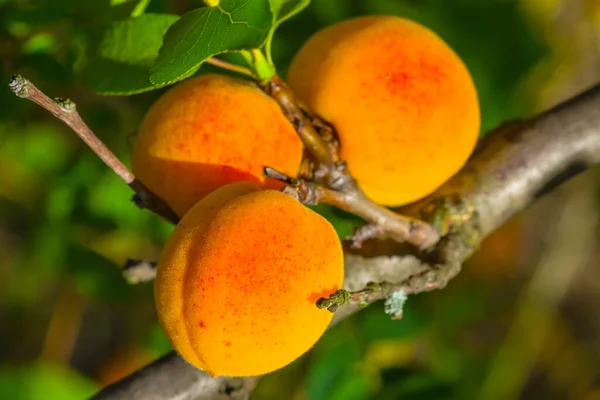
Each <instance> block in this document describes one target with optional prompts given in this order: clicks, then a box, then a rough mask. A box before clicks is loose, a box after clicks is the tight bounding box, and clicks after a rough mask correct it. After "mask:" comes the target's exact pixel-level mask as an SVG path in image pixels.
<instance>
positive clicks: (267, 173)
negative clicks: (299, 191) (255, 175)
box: [263, 167, 297, 185]
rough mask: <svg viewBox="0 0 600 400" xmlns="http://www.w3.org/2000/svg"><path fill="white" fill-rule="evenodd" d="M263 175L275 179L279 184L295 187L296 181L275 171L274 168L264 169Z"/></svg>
mask: <svg viewBox="0 0 600 400" xmlns="http://www.w3.org/2000/svg"><path fill="white" fill-rule="evenodd" d="M263 175H264V176H265V177H267V178H271V179H276V180H278V181H280V182H283V183H285V184H286V185H295V184H296V183H297V180H296V179H294V178H292V177H291V176H287V175H286V174H284V173H283V172H279V171H277V170H276V169H275V168H271V167H264V168H263Z"/></svg>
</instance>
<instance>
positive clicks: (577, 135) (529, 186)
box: [94, 85, 600, 400]
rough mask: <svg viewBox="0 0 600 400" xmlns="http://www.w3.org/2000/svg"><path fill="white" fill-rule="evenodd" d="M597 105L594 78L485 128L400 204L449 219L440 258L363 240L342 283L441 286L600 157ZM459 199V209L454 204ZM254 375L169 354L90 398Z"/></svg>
mask: <svg viewBox="0 0 600 400" xmlns="http://www.w3.org/2000/svg"><path fill="white" fill-rule="evenodd" d="M598 110H600V85H599V86H596V87H593V88H592V89H590V90H588V91H587V92H585V93H583V94H581V95H579V96H577V97H576V98H574V99H572V100H570V101H568V102H566V103H564V104H562V105H561V106H559V107H556V108H554V109H552V110H549V111H547V112H545V113H544V114H542V115H540V116H538V117H537V118H534V119H532V120H529V121H523V122H515V123H509V124H505V125H503V126H501V127H500V128H498V129H497V130H495V131H494V132H492V133H491V134H490V135H489V137H488V138H487V139H486V140H484V141H483V142H482V143H481V144H480V146H479V147H478V150H477V151H476V154H475V155H474V156H473V157H472V158H471V160H470V161H469V162H468V163H467V165H466V166H465V168H463V170H462V171H461V172H459V173H458V174H457V175H455V176H454V178H452V179H451V180H450V181H449V182H448V183H447V184H446V185H444V186H443V187H442V188H440V190H438V191H437V192H436V193H435V194H433V195H432V196H430V197H429V198H427V199H425V200H423V201H421V202H419V203H417V204H416V205H414V206H412V207H407V208H404V209H402V211H405V212H413V213H423V214H426V215H428V216H430V217H431V216H434V217H435V216H449V219H450V220H452V221H454V223H453V224H454V225H453V224H449V225H448V226H449V231H448V234H447V235H446V236H445V237H444V238H443V239H442V241H441V242H440V244H439V245H438V246H437V247H438V249H437V251H438V252H442V253H444V254H443V258H442V259H443V260H444V261H445V262H444V264H437V265H436V266H435V267H431V266H430V265H428V264H425V263H423V262H422V261H420V260H419V259H418V258H416V257H415V256H413V255H408V254H405V253H404V252H402V251H399V250H398V244H397V243H395V242H394V243H390V242H389V241H388V242H385V241H371V243H369V245H367V246H365V247H363V249H361V252H360V253H355V252H350V251H347V252H346V254H345V274H346V278H345V281H344V288H345V289H346V290H348V291H361V290H362V289H363V288H364V287H365V285H366V284H367V283H368V282H396V284H394V289H395V290H398V289H403V290H405V293H407V294H408V293H419V292H423V291H427V290H432V289H435V288H440V287H442V286H443V285H444V284H445V283H446V282H447V281H448V280H449V279H450V278H451V277H453V276H454V275H456V274H457V273H458V271H460V265H461V263H462V262H463V261H464V260H465V259H467V258H468V257H469V256H470V255H471V253H472V252H473V251H474V249H475V248H476V247H477V245H478V244H479V242H480V241H481V240H482V239H483V237H484V236H485V235H487V234H489V233H490V232H491V231H493V230H494V229H495V228H497V227H498V226H500V225H502V224H503V223H504V222H505V221H506V220H507V219H509V218H510V217H511V216H513V215H514V214H516V213H518V212H519V211H521V210H523V209H524V208H526V207H528V206H529V205H530V204H532V203H533V202H535V201H536V200H537V199H538V198H539V197H540V196H542V195H543V194H545V193H547V192H548V191H550V190H551V189H552V188H554V187H555V186H557V185H558V184H560V183H562V182H564V181H565V180H567V179H569V178H570V177H572V176H574V175H575V174H577V173H578V172H581V171H583V170H585V169H587V168H588V167H591V166H593V165H596V164H598V163H599V162H600V112H598ZM465 204H466V205H468V207H466V208H464V209H466V210H467V212H464V213H461V212H457V211H456V210H460V209H461V206H464V205H465ZM453 207H454V208H453ZM461 216H462V217H461ZM455 217H456V218H455ZM432 263H433V264H435V262H432ZM376 298H378V296H377V295H374V296H373V298H366V299H361V301H362V302H363V303H364V302H366V303H369V302H371V301H374V300H375V299H376ZM357 309H358V305H356V304H355V305H350V306H344V307H341V308H339V309H338V311H337V312H336V313H335V316H334V320H333V322H332V324H335V323H337V322H338V321H340V320H342V319H343V318H346V317H347V316H349V315H350V314H352V313H353V312H355V311H356V310H357ZM255 379H256V378H244V379H242V380H240V379H237V380H236V379H233V378H209V377H208V376H206V375H205V374H203V373H202V372H200V371H198V370H196V369H194V368H193V367H191V366H189V365H187V364H186V363H185V362H184V361H183V360H181V359H180V358H179V357H178V356H176V355H175V354H174V353H170V354H169V355H167V356H165V357H163V358H161V359H160V360H158V361H156V362H154V363H152V364H150V365H149V366H148V367H146V368H144V369H142V370H141V371H139V372H137V373H135V374H134V375H131V376H130V377H128V378H126V379H125V380H123V381H121V382H118V383H115V384H114V385H111V386H109V387H108V388H106V389H104V390H102V391H101V392H100V393H99V394H98V395H97V396H96V397H95V398H94V399H96V400H97V399H103V400H120V399H131V400H136V399H149V400H152V399H158V398H160V399H178V400H212V399H219V400H221V399H243V398H245V397H243V396H244V395H248V393H249V392H250V389H251V388H252V386H253V383H254V382H255ZM224 382H229V383H231V382H238V384H239V385H241V387H242V388H243V389H241V390H239V391H236V392H235V394H234V395H223V387H224V385H228V384H229V383H227V384H226V383H224ZM239 382H243V383H241V384H240V383H239ZM227 396H229V397H227ZM232 396H240V397H232Z"/></svg>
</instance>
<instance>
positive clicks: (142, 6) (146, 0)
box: [131, 0, 150, 18]
mask: <svg viewBox="0 0 600 400" xmlns="http://www.w3.org/2000/svg"><path fill="white" fill-rule="evenodd" d="M148 4H150V0H140V1H139V2H138V3H137V4H136V6H135V8H134V9H133V11H132V12H131V16H132V17H133V18H135V17H139V16H140V15H142V14H143V13H144V12H145V11H146V8H147V7H148Z"/></svg>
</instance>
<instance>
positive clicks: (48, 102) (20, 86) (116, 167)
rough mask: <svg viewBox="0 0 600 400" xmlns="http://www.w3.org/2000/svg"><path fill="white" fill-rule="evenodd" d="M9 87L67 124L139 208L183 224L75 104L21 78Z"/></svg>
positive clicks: (15, 79) (13, 81)
mask: <svg viewBox="0 0 600 400" xmlns="http://www.w3.org/2000/svg"><path fill="white" fill-rule="evenodd" d="M9 87H10V89H11V90H12V91H13V93H14V94H16V95H17V96H18V97H21V98H23V99H27V100H31V101H33V102H34V103H36V104H38V105H39V106H41V107H43V108H45V109H46V110H48V111H50V112H51V113H52V114H53V115H54V116H55V117H56V118H58V119H60V120H61V121H63V122H64V123H65V124H67V125H68V126H69V127H70V128H71V129H72V130H73V131H74V132H75V133H76V134H77V136H79V137H80V138H81V139H82V140H83V141H84V142H85V143H86V144H87V145H88V147H89V148H90V149H92V151H93V152H94V153H96V155H97V156H98V157H100V159H101V160H102V161H104V163H105V164H106V165H108V167H109V168H110V169H112V170H113V171H114V172H115V174H117V175H118V176H119V177H120V178H121V179H122V180H123V181H124V182H125V183H126V184H128V185H129V186H130V187H131V188H132V189H133V190H134V191H135V193H136V195H137V197H136V198H137V201H136V203H137V204H138V206H140V207H142V208H147V209H149V210H151V211H153V212H154V213H156V214H158V215H160V216H161V217H163V218H164V219H166V220H167V221H169V222H172V223H174V224H176V223H177V222H178V221H179V217H177V215H176V214H175V212H174V211H173V210H171V208H169V206H168V205H167V204H166V203H165V202H163V201H162V200H161V199H159V198H158V197H157V196H156V195H154V194H153V193H152V192H151V191H150V190H149V189H148V188H147V187H146V186H144V184H143V183H142V182H140V181H139V180H138V179H137V178H136V177H135V175H134V174H133V173H132V172H131V171H130V170H129V169H128V168H127V167H126V166H125V164H123V163H122V162H121V161H120V160H119V159H118V158H117V157H116V156H115V155H114V154H113V152H112V151H110V150H109V149H108V147H106V145H105V144H104V143H102V141H101V140H100V139H98V137H97V136H96V135H95V134H94V132H92V130H91V129H90V128H89V127H88V126H87V125H86V123H85V122H83V120H82V119H81V116H80V115H79V113H78V112H77V110H76V107H75V103H73V102H72V101H71V100H69V99H64V98H57V99H55V100H52V99H51V98H49V97H48V96H46V95H45V94H44V93H43V92H42V91H41V90H39V89H38V88H37V87H36V86H35V85H34V84H33V83H31V82H30V81H28V80H27V79H25V78H23V77H21V76H19V75H14V76H13V77H12V78H11V80H10V83H9Z"/></svg>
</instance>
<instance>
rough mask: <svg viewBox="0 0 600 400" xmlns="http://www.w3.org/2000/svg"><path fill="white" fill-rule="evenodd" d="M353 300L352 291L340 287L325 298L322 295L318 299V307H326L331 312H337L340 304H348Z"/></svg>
mask: <svg viewBox="0 0 600 400" xmlns="http://www.w3.org/2000/svg"><path fill="white" fill-rule="evenodd" d="M350 300H351V296H350V293H349V292H348V291H347V290H344V289H340V290H337V291H336V292H334V293H333V294H331V296H329V297H327V298H325V297H321V298H320V299H319V300H317V303H316V305H317V308H319V309H323V308H326V309H327V310H328V311H329V312H332V313H334V312H336V311H337V309H338V308H339V307H340V306H343V305H345V304H347V303H348V302H349V301H350Z"/></svg>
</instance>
